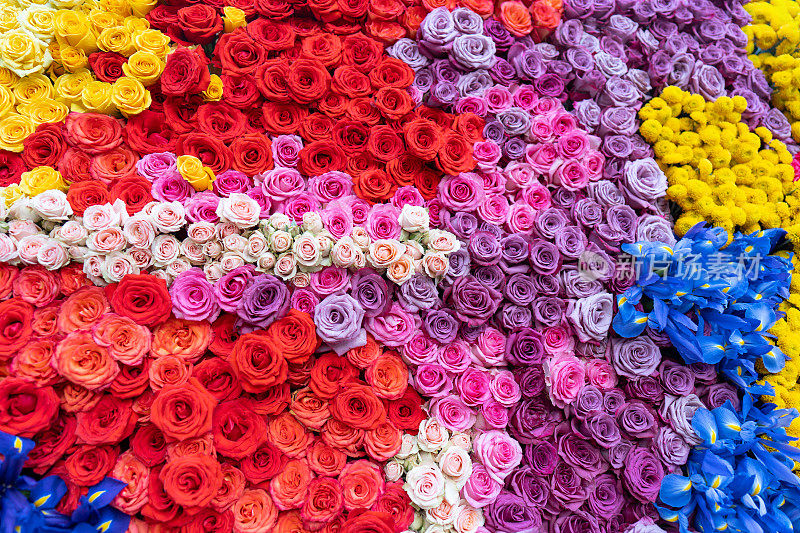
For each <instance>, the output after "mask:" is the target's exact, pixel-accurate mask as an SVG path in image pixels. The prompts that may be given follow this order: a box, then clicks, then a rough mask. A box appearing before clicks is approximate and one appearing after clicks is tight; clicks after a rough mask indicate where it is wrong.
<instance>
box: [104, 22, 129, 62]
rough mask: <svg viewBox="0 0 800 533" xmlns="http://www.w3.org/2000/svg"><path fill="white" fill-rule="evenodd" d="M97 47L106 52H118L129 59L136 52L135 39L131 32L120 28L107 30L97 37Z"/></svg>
mask: <svg viewBox="0 0 800 533" xmlns="http://www.w3.org/2000/svg"><path fill="white" fill-rule="evenodd" d="M97 46H99V47H100V49H101V50H105V51H106V52H116V53H118V54H122V55H124V56H125V57H128V56H129V55H131V54H132V53H134V52H135V51H136V45H134V44H133V38H132V37H131V34H130V32H128V30H126V29H125V28H123V27H122V26H118V27H116V28H106V29H105V30H103V31H102V32H100V35H98V36H97Z"/></svg>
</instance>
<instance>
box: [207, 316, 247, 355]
mask: <svg viewBox="0 0 800 533" xmlns="http://www.w3.org/2000/svg"><path fill="white" fill-rule="evenodd" d="M236 319H237V317H236V315H234V314H231V313H222V314H221V315H220V316H219V318H218V319H217V320H215V321H214V323H213V324H212V325H211V331H212V332H213V333H214V336H213V339H212V340H211V344H210V345H209V347H208V349H209V350H211V352H212V353H214V355H218V356H220V357H222V358H223V359H225V360H227V359H228V356H230V354H231V352H232V351H233V346H234V344H235V343H236V339H238V338H239V331H238V330H237V329H236Z"/></svg>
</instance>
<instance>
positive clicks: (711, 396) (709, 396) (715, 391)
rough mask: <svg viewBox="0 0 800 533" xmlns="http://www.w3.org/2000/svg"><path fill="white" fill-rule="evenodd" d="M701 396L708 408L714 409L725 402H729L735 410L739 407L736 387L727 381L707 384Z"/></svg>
mask: <svg viewBox="0 0 800 533" xmlns="http://www.w3.org/2000/svg"><path fill="white" fill-rule="evenodd" d="M702 398H703V403H704V404H706V405H707V406H708V408H709V409H716V408H717V407H720V406H722V405H725V402H731V405H733V408H734V410H736V411H738V410H739V409H740V407H741V401H740V400H739V392H738V391H737V390H736V387H734V386H732V385H731V384H729V383H717V384H715V385H709V386H708V387H706V389H705V390H704V391H703V395H702Z"/></svg>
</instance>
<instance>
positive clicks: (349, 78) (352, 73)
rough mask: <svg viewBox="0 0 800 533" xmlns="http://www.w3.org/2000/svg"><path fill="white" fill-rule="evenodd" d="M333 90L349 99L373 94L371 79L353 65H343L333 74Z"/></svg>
mask: <svg viewBox="0 0 800 533" xmlns="http://www.w3.org/2000/svg"><path fill="white" fill-rule="evenodd" d="M331 89H333V90H334V91H336V92H338V93H339V94H343V95H344V96H347V97H349V98H358V97H362V96H370V95H371V94H372V87H371V86H370V83H369V78H368V77H367V76H366V75H365V74H363V73H362V72H361V71H360V70H359V69H357V68H356V67H354V66H352V65H343V66H341V67H339V68H337V69H336V70H335V71H334V72H333V84H332V85H331Z"/></svg>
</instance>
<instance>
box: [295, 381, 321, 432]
mask: <svg viewBox="0 0 800 533" xmlns="http://www.w3.org/2000/svg"><path fill="white" fill-rule="evenodd" d="M289 412H290V413H292V415H294V417H295V418H296V419H297V420H299V421H300V422H301V423H302V424H303V425H304V426H306V427H307V428H311V429H316V430H319V429H322V426H324V425H325V422H326V421H327V420H328V419H329V418H330V417H331V411H330V409H328V401H327V400H323V399H322V398H320V397H319V396H317V395H316V394H314V392H313V391H312V390H311V389H310V388H308V387H305V388H303V389H300V390H298V391H295V392H294V393H293V394H292V403H291V404H290V405H289Z"/></svg>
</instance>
